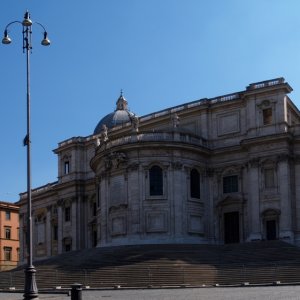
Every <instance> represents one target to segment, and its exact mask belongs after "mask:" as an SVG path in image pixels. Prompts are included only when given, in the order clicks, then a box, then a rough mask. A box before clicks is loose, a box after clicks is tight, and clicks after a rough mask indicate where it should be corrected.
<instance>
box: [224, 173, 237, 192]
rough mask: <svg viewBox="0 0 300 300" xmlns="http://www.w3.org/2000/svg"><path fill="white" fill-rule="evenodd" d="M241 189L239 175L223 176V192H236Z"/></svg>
mask: <svg viewBox="0 0 300 300" xmlns="http://www.w3.org/2000/svg"><path fill="white" fill-rule="evenodd" d="M238 190H239V185H238V176H237V175H232V176H226V177H223V193H224V194H226V193H236V192H238Z"/></svg>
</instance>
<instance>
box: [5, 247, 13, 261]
mask: <svg viewBox="0 0 300 300" xmlns="http://www.w3.org/2000/svg"><path fill="white" fill-rule="evenodd" d="M11 251H12V248H11V247H4V260H6V261H11Z"/></svg>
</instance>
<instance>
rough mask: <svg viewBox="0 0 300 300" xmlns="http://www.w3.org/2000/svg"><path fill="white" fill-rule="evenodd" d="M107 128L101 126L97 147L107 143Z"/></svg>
mask: <svg viewBox="0 0 300 300" xmlns="http://www.w3.org/2000/svg"><path fill="white" fill-rule="evenodd" d="M107 132H108V128H107V126H106V125H105V124H103V125H102V129H101V132H100V140H99V146H100V145H102V144H103V143H106V142H107V141H108V134H107Z"/></svg>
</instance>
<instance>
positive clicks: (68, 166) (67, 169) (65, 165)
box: [64, 161, 70, 175]
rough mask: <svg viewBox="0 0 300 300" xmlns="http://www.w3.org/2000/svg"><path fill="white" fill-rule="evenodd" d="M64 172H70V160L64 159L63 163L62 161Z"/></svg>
mask: <svg viewBox="0 0 300 300" xmlns="http://www.w3.org/2000/svg"><path fill="white" fill-rule="evenodd" d="M64 173H65V175H66V174H69V173H70V162H69V161H65V163H64Z"/></svg>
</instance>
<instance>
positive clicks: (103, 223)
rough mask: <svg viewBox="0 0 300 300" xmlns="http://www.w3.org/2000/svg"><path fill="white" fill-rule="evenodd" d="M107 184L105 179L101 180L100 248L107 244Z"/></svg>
mask: <svg viewBox="0 0 300 300" xmlns="http://www.w3.org/2000/svg"><path fill="white" fill-rule="evenodd" d="M107 189H108V183H107V179H106V178H103V180H101V195H100V197H101V203H100V207H101V214H100V224H101V225H100V227H101V240H100V244H101V245H102V246H104V245H106V243H107V234H108V233H107V231H108V228H107V227H108V224H107V222H108V219H107V217H108V211H107V201H108V191H107Z"/></svg>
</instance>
